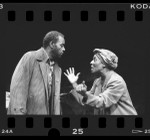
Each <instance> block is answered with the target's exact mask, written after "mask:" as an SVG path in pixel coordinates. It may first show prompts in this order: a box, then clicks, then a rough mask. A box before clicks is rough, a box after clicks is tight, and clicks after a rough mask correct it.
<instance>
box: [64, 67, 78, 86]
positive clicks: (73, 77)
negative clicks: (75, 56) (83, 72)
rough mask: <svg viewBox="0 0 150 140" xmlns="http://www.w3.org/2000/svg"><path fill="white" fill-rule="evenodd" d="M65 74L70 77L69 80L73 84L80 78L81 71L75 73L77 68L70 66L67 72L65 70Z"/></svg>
mask: <svg viewBox="0 0 150 140" xmlns="http://www.w3.org/2000/svg"><path fill="white" fill-rule="evenodd" d="M64 74H65V75H66V77H67V78H68V80H69V82H70V83H71V84H73V83H75V82H77V80H78V78H79V74H80V72H79V73H77V75H75V70H74V68H69V69H68V70H66V73H65V72H64Z"/></svg>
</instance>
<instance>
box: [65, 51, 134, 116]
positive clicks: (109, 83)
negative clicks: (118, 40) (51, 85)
mask: <svg viewBox="0 0 150 140" xmlns="http://www.w3.org/2000/svg"><path fill="white" fill-rule="evenodd" d="M90 64H91V72H92V73H96V74H97V78H96V79H95V81H94V83H93V86H92V88H91V90H90V91H87V87H86V85H85V84H84V83H82V84H79V85H78V84H77V80H78V78H79V74H80V73H78V74H77V75H75V73H74V68H69V69H68V70H67V71H66V73H64V74H65V75H66V77H67V78H68V80H69V81H70V83H71V84H72V85H73V87H74V90H72V92H71V93H72V94H73V95H74V97H75V98H76V100H77V101H78V102H79V103H80V104H81V105H84V106H86V105H87V106H91V107H92V108H93V114H94V115H137V112H136V110H135V108H134V106H133V104H132V101H131V98H130V95H129V92H128V89H127V86H126V83H125V81H124V79H123V78H122V77H121V76H120V75H119V74H117V73H116V72H115V71H114V70H115V69H116V68H117V66H118V57H117V56H116V55H115V54H114V53H113V52H111V51H109V50H106V49H94V57H93V60H92V61H91V63H90Z"/></svg>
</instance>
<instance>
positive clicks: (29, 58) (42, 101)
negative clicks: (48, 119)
mask: <svg viewBox="0 0 150 140" xmlns="http://www.w3.org/2000/svg"><path fill="white" fill-rule="evenodd" d="M46 62H47V56H46V54H45V52H44V48H40V49H39V50H37V51H30V52H27V53H26V54H25V55H24V56H23V57H22V58H21V60H20V61H19V63H18V65H17V67H16V69H15V71H14V73H13V76H12V80H11V85H10V104H9V108H8V114H14V115H15V114H32V115H38V114H39V115H48V114H50V108H51V105H50V103H49V97H51V96H52V101H53V114H52V115H60V114H61V109H60V84H61V68H60V67H59V66H58V65H57V64H56V63H55V65H54V75H55V81H54V83H55V87H54V89H55V93H54V94H53V95H52V94H50V95H49V92H48V81H47V80H48V79H47V69H46Z"/></svg>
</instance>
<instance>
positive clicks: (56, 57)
mask: <svg viewBox="0 0 150 140" xmlns="http://www.w3.org/2000/svg"><path fill="white" fill-rule="evenodd" d="M51 55H52V59H53V60H54V61H55V62H58V61H59V59H60V58H61V54H59V51H58V49H56V48H54V49H53V50H52V51H51Z"/></svg>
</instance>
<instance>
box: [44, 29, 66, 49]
mask: <svg viewBox="0 0 150 140" xmlns="http://www.w3.org/2000/svg"><path fill="white" fill-rule="evenodd" d="M59 36H62V37H63V38H64V35H63V34H62V33H60V32H58V31H50V32H48V33H47V34H46V35H45V37H44V39H43V48H47V47H48V46H49V43H50V42H51V41H52V43H57V41H58V37H59Z"/></svg>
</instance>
